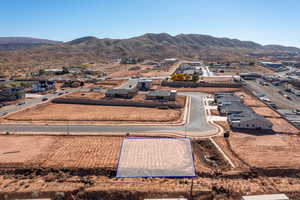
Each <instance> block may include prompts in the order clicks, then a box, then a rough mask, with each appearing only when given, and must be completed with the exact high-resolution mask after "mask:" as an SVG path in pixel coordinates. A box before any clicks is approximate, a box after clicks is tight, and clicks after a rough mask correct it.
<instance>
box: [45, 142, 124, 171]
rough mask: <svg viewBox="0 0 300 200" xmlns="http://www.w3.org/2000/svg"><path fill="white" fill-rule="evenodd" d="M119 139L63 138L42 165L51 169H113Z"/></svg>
mask: <svg viewBox="0 0 300 200" xmlns="http://www.w3.org/2000/svg"><path fill="white" fill-rule="evenodd" d="M121 142H122V138H121V137H63V138H61V139H59V140H57V141H56V143H55V144H54V145H53V146H52V151H51V152H50V153H49V155H48V156H47V159H45V162H44V163H43V164H42V165H43V167H51V168H115V167H116V165H117V161H118V157H119V152H120V148H121Z"/></svg>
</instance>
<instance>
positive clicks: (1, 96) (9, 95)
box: [0, 88, 25, 102]
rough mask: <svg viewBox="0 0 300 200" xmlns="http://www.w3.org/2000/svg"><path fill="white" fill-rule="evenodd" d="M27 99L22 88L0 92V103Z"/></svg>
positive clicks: (6, 89)
mask: <svg viewBox="0 0 300 200" xmlns="http://www.w3.org/2000/svg"><path fill="white" fill-rule="evenodd" d="M23 98H25V91H24V90H23V89H22V88H5V89H1V90H0V102H3V101H15V100H17V99H23Z"/></svg>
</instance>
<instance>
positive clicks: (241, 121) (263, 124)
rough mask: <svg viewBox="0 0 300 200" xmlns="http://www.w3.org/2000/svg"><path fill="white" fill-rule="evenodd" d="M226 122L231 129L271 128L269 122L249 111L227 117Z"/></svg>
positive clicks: (271, 125)
mask: <svg viewBox="0 0 300 200" xmlns="http://www.w3.org/2000/svg"><path fill="white" fill-rule="evenodd" d="M228 122H229V125H230V127H231V128H243V129H263V130H271V129H272V127H273V124H272V122H271V121H269V120H267V119H266V118H264V117H263V116H261V115H258V114H256V113H254V112H249V111H248V112H242V113H240V114H231V115H229V116H228Z"/></svg>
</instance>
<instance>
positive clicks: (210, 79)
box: [202, 77, 233, 83]
mask: <svg viewBox="0 0 300 200" xmlns="http://www.w3.org/2000/svg"><path fill="white" fill-rule="evenodd" d="M202 80H203V81H205V82H208V83H232V82H233V78H232V77H203V78H202Z"/></svg>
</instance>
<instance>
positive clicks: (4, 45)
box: [0, 37, 60, 51]
mask: <svg viewBox="0 0 300 200" xmlns="http://www.w3.org/2000/svg"><path fill="white" fill-rule="evenodd" d="M57 43H60V42H58V41H53V40H45V39H37V38H29V37H0V50H6V51H7V50H17V49H25V48H31V47H34V46H40V45H49V44H57Z"/></svg>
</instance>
